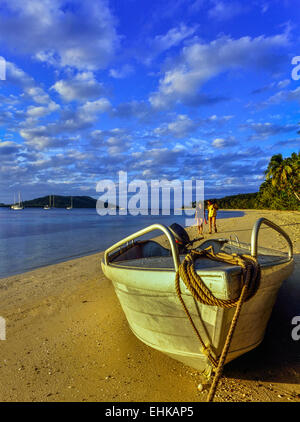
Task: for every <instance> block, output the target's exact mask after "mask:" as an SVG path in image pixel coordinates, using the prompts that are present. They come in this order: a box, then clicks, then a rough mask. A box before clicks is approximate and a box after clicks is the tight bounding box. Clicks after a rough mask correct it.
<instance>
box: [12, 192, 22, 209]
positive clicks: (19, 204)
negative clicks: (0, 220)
mask: <svg viewBox="0 0 300 422" xmlns="http://www.w3.org/2000/svg"><path fill="white" fill-rule="evenodd" d="M10 208H11V209H12V210H23V209H24V205H23V204H21V194H20V192H19V203H18V204H16V200H15V196H14V204H13V205H12V206H11V207H10Z"/></svg>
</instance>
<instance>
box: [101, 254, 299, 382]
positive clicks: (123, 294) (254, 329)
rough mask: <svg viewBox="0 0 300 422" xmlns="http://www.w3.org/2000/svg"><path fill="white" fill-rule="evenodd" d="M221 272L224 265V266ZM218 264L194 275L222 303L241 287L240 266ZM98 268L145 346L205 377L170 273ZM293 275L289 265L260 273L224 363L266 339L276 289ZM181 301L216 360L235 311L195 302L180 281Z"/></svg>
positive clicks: (201, 357)
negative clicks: (182, 300) (221, 300)
mask: <svg viewBox="0 0 300 422" xmlns="http://www.w3.org/2000/svg"><path fill="white" fill-rule="evenodd" d="M223 267H224V266H223ZM223 267H222V265H220V266H219V268H216V269H213V268H212V269H206V270H201V269H200V270H197V273H198V275H199V276H200V277H201V278H202V280H203V281H204V283H205V284H206V285H207V286H208V287H209V288H210V290H211V291H212V293H213V294H214V295H215V296H216V297H218V298H220V299H231V298H236V297H237V296H238V295H239V291H240V288H241V277H240V268H239V267H230V268H229V266H225V268H223ZM102 269H103V272H104V274H105V275H106V277H107V278H109V279H110V280H111V281H112V283H113V286H114V288H115V292H116V294H117V297H118V299H119V301H120V304H121V306H122V309H123V311H124V313H125V316H126V318H127V321H128V323H129V326H130V328H131V330H132V332H133V333H134V334H135V336H136V337H137V338H138V339H140V340H141V341H142V342H144V343H145V344H146V345H148V346H150V347H152V348H154V349H156V350H159V351H160V352H163V353H165V354H167V355H168V356H170V357H172V358H174V359H176V360H179V361H181V362H183V363H184V364H186V365H188V366H191V367H193V368H195V369H197V370H199V371H202V372H203V373H205V374H206V375H208V376H209V374H210V372H211V365H210V363H209V361H208V359H207V357H206V356H205V355H204V354H202V353H201V350H200V346H201V345H200V342H199V340H198V338H197V336H196V333H195V332H194V330H193V328H192V326H191V323H190V321H189V319H188V318H187V315H186V314H185V312H184V309H183V307H182V304H181V303H180V301H179V299H178V297H177V295H176V292H175V271H174V270H173V269H164V270H162V269H159V270H158V269H156V270H155V269H151V268H144V269H137V268H132V267H126V266H125V267H120V266H118V265H113V264H112V263H111V264H109V265H106V264H105V263H104V262H102ZM292 271H293V260H289V261H288V262H284V263H281V264H277V265H272V266H265V267H262V268H261V282H260V287H259V289H258V291H257V293H256V294H255V296H254V297H252V298H251V299H250V300H249V301H247V302H245V303H244V304H243V307H242V311H241V313H240V317H239V320H238V324H237V326H236V330H235V333H234V336H233V339H232V342H231V346H230V349H229V352H228V355H227V359H226V362H229V361H231V360H233V359H235V358H237V357H238V356H240V355H242V354H244V353H246V352H248V351H250V350H252V349H254V348H255V347H256V346H258V345H259V344H260V342H261V341H262V340H263V338H264V334H265V330H266V327H267V323H268V321H269V318H270V315H271V312H272V309H273V306H274V303H275V301H276V297H277V294H278V290H279V288H280V286H281V284H282V282H283V280H285V279H286V278H288V277H289V275H290V274H291V273H292ZM180 286H181V292H182V297H183V299H184V302H185V304H186V306H187V308H188V310H189V312H190V315H191V317H192V319H193V321H194V323H195V325H196V327H197V329H198V331H199V333H200V335H201V337H202V339H203V340H204V341H205V342H206V343H208V344H210V345H211V346H212V348H213V350H214V351H215V354H216V355H217V356H219V355H220V353H221V350H222V348H223V346H224V343H225V339H226V336H227V333H228V330H229V327H230V323H231V320H232V317H233V314H234V312H235V308H231V309H224V308H219V307H217V306H208V305H204V304H201V303H199V302H196V301H195V300H194V299H193V297H192V296H191V294H190V292H189V291H188V289H187V288H186V287H185V285H184V284H183V282H182V281H181V282H180Z"/></svg>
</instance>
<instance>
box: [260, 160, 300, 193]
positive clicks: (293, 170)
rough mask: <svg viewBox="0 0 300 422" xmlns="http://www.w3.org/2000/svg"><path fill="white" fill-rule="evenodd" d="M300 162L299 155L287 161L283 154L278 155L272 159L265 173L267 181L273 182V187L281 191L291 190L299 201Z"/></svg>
mask: <svg viewBox="0 0 300 422" xmlns="http://www.w3.org/2000/svg"><path fill="white" fill-rule="evenodd" d="M299 162H300V157H299V154H298V155H297V154H296V153H293V154H292V156H291V157H288V158H286V159H284V158H283V157H282V154H276V155H273V157H272V158H271V160H270V162H269V165H268V168H267V170H266V172H265V174H266V180H271V182H272V186H274V187H277V189H278V190H281V191H284V190H287V189H291V191H292V192H293V194H294V195H295V197H296V198H297V199H298V201H300V193H299V170H300V166H299Z"/></svg>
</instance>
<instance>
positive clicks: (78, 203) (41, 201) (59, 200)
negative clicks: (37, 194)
mask: <svg viewBox="0 0 300 422" xmlns="http://www.w3.org/2000/svg"><path fill="white" fill-rule="evenodd" d="M72 200H73V208H95V207H96V203H97V200H96V199H95V198H91V197H90V196H72ZM51 204H52V199H51ZM23 205H24V207H25V208H41V207H44V206H45V205H49V196H48V195H47V196H43V197H41V198H35V199H31V200H30V201H23ZM70 205H71V197H70V196H61V195H54V207H55V208H66V207H69V206H70Z"/></svg>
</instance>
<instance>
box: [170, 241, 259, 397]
mask: <svg viewBox="0 0 300 422" xmlns="http://www.w3.org/2000/svg"><path fill="white" fill-rule="evenodd" d="M200 257H206V258H209V259H213V260H215V261H219V262H225V263H227V264H231V265H239V266H240V267H241V268H242V277H241V280H242V290H241V294H240V296H239V297H238V298H237V299H229V300H223V299H218V298H216V297H215V296H214V295H213V294H212V292H211V291H210V290H209V289H208V288H207V286H206V285H205V284H204V283H203V281H202V279H201V277H200V276H199V275H198V274H197V272H196V270H195V266H194V262H195V260H196V259H198V258H200ZM180 278H181V279H182V280H183V282H184V284H185V285H186V287H187V288H188V290H189V291H190V292H191V294H192V296H193V297H194V298H195V299H196V300H197V301H199V302H200V303H203V304H205V305H210V306H218V307H221V308H227V309H228V308H233V307H236V310H235V313H234V316H233V319H232V321H231V324H230V328H229V331H228V334H227V337H226V341H225V344H224V346H223V349H222V353H221V356H220V358H219V359H217V358H216V357H215V356H214V353H213V351H212V350H211V347H210V345H207V344H205V342H204V341H203V340H202V338H201V335H200V333H199V331H198V330H197V327H196V326H195V324H194V322H193V320H192V317H191V315H190V313H189V311H188V309H187V307H186V305H185V303H184V300H183V298H182V294H181V290H180ZM259 282H260V266H259V264H258V262H257V260H256V259H255V258H253V257H252V256H250V255H237V254H232V255H229V254H226V253H218V254H215V253H214V251H213V248H212V247H210V248H207V249H205V250H202V251H195V250H192V251H191V252H190V253H189V254H187V255H186V257H185V259H184V261H183V262H182V263H181V264H180V266H179V268H178V271H177V273H176V277H175V289H176V293H177V295H178V298H179V300H180V302H181V304H182V306H183V308H184V311H185V313H186V314H187V316H188V318H189V321H190V322H191V324H192V327H193V329H194V331H195V333H196V334H197V337H198V339H199V341H200V343H201V346H202V348H201V351H202V353H204V354H205V355H206V356H207V358H208V359H209V361H210V363H211V365H212V366H213V368H214V369H215V377H214V379H213V382H212V385H211V388H210V391H209V394H208V399H207V401H213V398H214V395H215V392H216V389H217V386H218V382H219V380H220V377H221V375H222V371H223V367H224V365H225V361H226V357H227V354H228V351H229V347H230V343H231V340H232V337H233V334H234V330H235V328H236V325H237V322H238V318H239V315H240V312H241V309H242V305H243V303H244V302H246V301H247V300H249V299H250V298H251V297H252V296H253V295H254V294H255V293H256V291H257V289H258V286H259Z"/></svg>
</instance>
